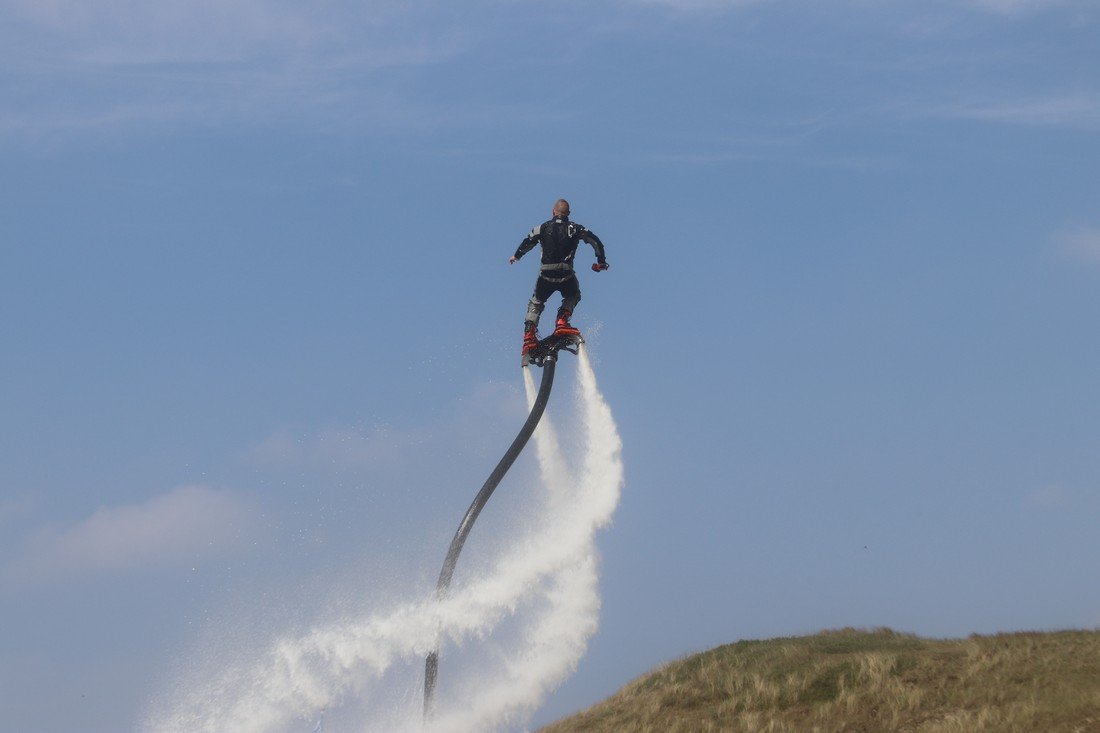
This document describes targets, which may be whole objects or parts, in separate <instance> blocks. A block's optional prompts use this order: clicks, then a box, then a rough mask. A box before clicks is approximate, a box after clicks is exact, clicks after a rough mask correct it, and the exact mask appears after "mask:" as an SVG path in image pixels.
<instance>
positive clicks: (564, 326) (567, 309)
mask: <svg viewBox="0 0 1100 733" xmlns="http://www.w3.org/2000/svg"><path fill="white" fill-rule="evenodd" d="M558 289H559V290H560V291H561V308H558V321H557V324H556V327H555V329H554V333H555V334H557V335H558V336H572V335H576V334H579V333H580V331H578V330H577V329H576V328H573V326H572V325H571V324H570V323H569V319H570V318H571V317H572V316H573V311H574V310H575V309H576V307H577V304H578V303H580V302H581V284H580V282H579V281H578V280H577V276H576V275H574V276H573V277H571V278H569V279H568V280H566V281H565V282H563V283H562V284H561V286H560V287H559V288H558Z"/></svg>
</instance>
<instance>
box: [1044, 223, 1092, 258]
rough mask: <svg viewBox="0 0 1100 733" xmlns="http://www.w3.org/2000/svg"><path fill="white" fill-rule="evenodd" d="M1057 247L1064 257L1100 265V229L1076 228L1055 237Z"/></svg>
mask: <svg viewBox="0 0 1100 733" xmlns="http://www.w3.org/2000/svg"><path fill="white" fill-rule="evenodd" d="M1053 242H1054V247H1055V249H1056V250H1057V251H1058V252H1059V253H1061V254H1062V255H1063V256H1064V257H1067V258H1069V259H1071V260H1075V261H1078V262H1085V263H1087V264H1090V265H1100V229H1076V230H1073V231H1066V232H1059V233H1058V234H1055V235H1054V237H1053Z"/></svg>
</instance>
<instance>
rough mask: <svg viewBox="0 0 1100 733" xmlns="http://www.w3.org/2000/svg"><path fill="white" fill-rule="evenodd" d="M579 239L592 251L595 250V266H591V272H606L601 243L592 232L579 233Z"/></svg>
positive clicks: (605, 261)
mask: <svg viewBox="0 0 1100 733" xmlns="http://www.w3.org/2000/svg"><path fill="white" fill-rule="evenodd" d="M581 239H583V240H584V241H586V242H588V243H589V244H591V245H592V249H594V250H596V264H595V265H593V266H592V269H593V270H606V269H607V268H608V267H609V265H608V264H607V255H606V253H605V252H604V249H603V242H601V241H600V238H599V237H597V236H596V235H595V234H593V233H592V232H590V231H588V230H587V229H585V230H584V232H582V233H581Z"/></svg>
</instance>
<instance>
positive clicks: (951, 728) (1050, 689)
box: [541, 629, 1100, 733]
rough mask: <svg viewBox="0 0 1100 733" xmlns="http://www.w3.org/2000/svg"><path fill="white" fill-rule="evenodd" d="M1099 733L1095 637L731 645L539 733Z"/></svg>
mask: <svg viewBox="0 0 1100 733" xmlns="http://www.w3.org/2000/svg"><path fill="white" fill-rule="evenodd" d="M574 731H596V732H600V733H602V732H605V731H606V732H608V733H610V732H611V731H616V732H620V731H639V732H643V731H644V732H647V733H648V732H653V733H657V732H658V731H660V732H661V733H666V732H668V733H672V732H675V731H683V732H684V733H687V732H689V731H690V732H691V733H695V732H696V731H730V732H734V733H735V732H739V731H744V732H745V733H750V732H751V733H763V732H764V731H767V732H769V733H840V732H841V731H843V732H844V733H857V732H858V733H862V732H866V733H880V732H882V731H897V732H899V733H900V732H901V731H906V732H909V733H949V732H950V733H979V732H983V731H988V732H993V731H997V732H998V733H1000V732H1001V731H1019V732H1020V733H1024V732H1025V731H1026V732H1027V733H1032V732H1034V731H1042V732H1043V733H1063V732H1064V733H1071V732H1072V733H1100V631H1065V632H1055V633H1018V634H1001V635H996V636H972V637H970V638H968V639H960V640H949V641H942V640H928V639H921V638H918V637H915V636H909V635H905V634H898V633H895V632H893V631H890V630H889V629H881V630H876V631H857V630H853V629H844V630H841V631H829V632H824V633H821V634H817V635H815V636H808V637H799V638H784V639H772V640H768V641H742V642H738V643H736V644H729V645H726V646H722V647H718V648H717V649H712V650H711V651H708V652H704V653H702V654H696V655H694V656H691V657H687V658H685V659H683V660H680V661H678V662H674V663H671V664H667V665H664V666H663V667H661V668H659V669H657V670H656V671H654V672H651V673H649V674H647V675H645V676H643V677H641V678H639V679H637V680H635V681H634V682H632V683H630V684H629V685H627V686H626V687H624V688H623V689H622V690H620V691H619V692H618V693H616V694H615V695H613V696H612V697H610V698H608V699H607V700H605V701H604V702H602V703H599V704H597V705H595V706H593V707H592V708H589V709H588V710H586V711H583V712H581V713H578V714H577V715H574V716H572V717H570V718H566V719H564V720H561V721H559V722H557V723H555V724H553V725H550V726H547V727H545V728H543V729H541V733H572V732H574Z"/></svg>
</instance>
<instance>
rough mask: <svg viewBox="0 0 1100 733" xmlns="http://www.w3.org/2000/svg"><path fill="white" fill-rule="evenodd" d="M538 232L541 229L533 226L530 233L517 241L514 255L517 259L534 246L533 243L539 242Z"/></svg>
mask: <svg viewBox="0 0 1100 733" xmlns="http://www.w3.org/2000/svg"><path fill="white" fill-rule="evenodd" d="M540 233H541V229H540V228H539V227H535V228H534V229H532V230H531V233H530V234H528V235H527V237H526V238H525V239H524V240H523V241H522V242H520V243H519V246H518V247H516V255H515V256H516V259H517V260H518V259H519V258H520V257H523V256H524V255H525V254H527V253H528V252H530V251H531V250H532V249H534V248H535V245H536V244H538V243H539V234H540Z"/></svg>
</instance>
